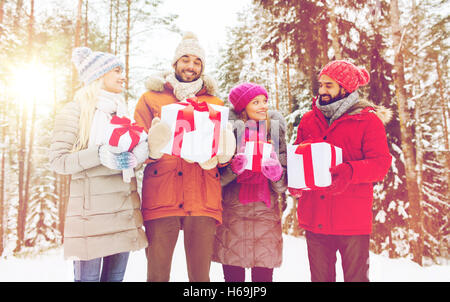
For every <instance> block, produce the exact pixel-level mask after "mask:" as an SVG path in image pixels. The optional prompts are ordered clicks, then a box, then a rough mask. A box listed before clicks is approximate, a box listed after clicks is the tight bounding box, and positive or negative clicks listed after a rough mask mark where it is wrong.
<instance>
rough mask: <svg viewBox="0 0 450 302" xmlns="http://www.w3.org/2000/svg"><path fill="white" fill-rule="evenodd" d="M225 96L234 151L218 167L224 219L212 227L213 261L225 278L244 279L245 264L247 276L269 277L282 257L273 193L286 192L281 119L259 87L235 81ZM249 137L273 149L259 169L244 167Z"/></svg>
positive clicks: (278, 211) (253, 278) (241, 280)
mask: <svg viewBox="0 0 450 302" xmlns="http://www.w3.org/2000/svg"><path fill="white" fill-rule="evenodd" d="M229 100H230V102H231V103H232V104H233V107H234V110H230V121H231V122H232V123H233V122H234V126H235V129H236V137H237V151H236V152H237V154H236V155H235V156H234V158H233V160H232V162H231V165H229V166H227V167H225V168H221V179H220V180H221V184H222V186H223V188H222V195H223V214H222V215H223V216H222V217H223V218H222V219H223V224H222V225H220V226H219V227H218V228H217V232H216V238H215V243H214V254H213V261H215V262H219V263H222V265H223V272H224V277H225V281H226V282H234V281H237V282H243V281H245V268H251V273H252V281H254V282H255V281H263V282H270V281H272V275H273V269H274V268H275V267H279V266H280V265H281V261H282V245H283V239H282V232H281V231H282V230H281V217H280V214H281V213H280V205H279V202H278V193H283V192H285V191H286V140H285V133H286V123H285V120H284V118H283V117H282V116H281V114H280V113H278V112H276V111H272V110H268V102H267V92H266V90H265V89H264V87H262V86H259V85H256V84H253V83H244V84H240V85H238V86H236V87H234V88H233V89H232V90H231V92H230V95H229ZM252 141H253V142H264V143H270V144H271V145H272V148H273V150H272V152H271V154H270V158H267V159H262V160H261V171H258V169H254V170H253V168H252V170H249V169H245V167H246V165H247V162H248V159H247V158H248V157H247V156H246V155H244V154H243V152H244V149H245V144H246V143H248V142H252ZM252 164H253V163H252Z"/></svg>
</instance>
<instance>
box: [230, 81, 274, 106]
mask: <svg viewBox="0 0 450 302" xmlns="http://www.w3.org/2000/svg"><path fill="white" fill-rule="evenodd" d="M258 95H265V96H266V98H269V97H268V96H267V91H266V89H264V87H263V86H260V85H258V84H254V83H242V84H239V85H237V86H236V87H234V88H233V89H231V91H230V94H229V96H228V100H229V101H230V102H231V104H233V107H234V111H236V113H240V112H241V111H242V110H244V109H245V107H246V106H247V104H248V103H250V101H251V100H253V99H254V98H255V97H257V96H258Z"/></svg>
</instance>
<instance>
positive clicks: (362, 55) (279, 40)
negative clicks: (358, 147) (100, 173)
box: [0, 0, 450, 265]
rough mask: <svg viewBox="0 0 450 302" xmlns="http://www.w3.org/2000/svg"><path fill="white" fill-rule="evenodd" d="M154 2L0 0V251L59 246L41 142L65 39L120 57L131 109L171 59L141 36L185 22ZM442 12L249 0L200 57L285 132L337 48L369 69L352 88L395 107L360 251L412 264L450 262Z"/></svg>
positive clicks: (54, 199) (60, 94)
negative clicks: (261, 99)
mask: <svg viewBox="0 0 450 302" xmlns="http://www.w3.org/2000/svg"><path fill="white" fill-rule="evenodd" d="M210 2H214V1H210ZM163 6H164V1H161V0H134V1H131V0H104V1H94V0H84V1H83V0H78V1H50V0H49V1H42V0H41V1H40V0H0V261H1V259H2V258H5V257H9V256H20V257H26V256H30V255H36V254H39V253H42V252H44V251H48V250H49V249H53V248H55V247H59V246H61V243H62V235H61V234H62V231H63V228H64V209H65V206H66V202H67V198H68V190H69V184H70V177H67V176H62V175H57V174H55V173H53V172H51V171H50V170H49V163H48V158H47V153H48V149H49V141H50V137H51V130H52V127H53V119H54V116H55V114H56V112H57V111H58V110H59V109H60V108H61V107H62V106H63V105H64V104H65V103H67V102H69V101H71V100H72V97H73V95H74V92H75V91H76V89H77V88H78V87H79V82H78V79H77V75H76V72H75V70H74V69H73V67H72V65H71V63H70V57H71V52H72V49H73V48H74V47H76V46H84V45H86V46H89V47H91V48H92V49H94V50H99V51H108V52H112V53H115V54H118V55H120V56H122V58H124V61H125V66H126V68H125V73H126V77H127V84H126V99H127V101H128V104H129V107H130V111H131V112H133V109H134V106H135V104H136V101H137V99H138V98H139V97H140V95H141V94H142V93H143V92H144V85H143V82H144V79H145V78H146V77H147V76H148V75H150V74H151V73H153V72H155V71H157V70H161V69H168V68H170V64H169V60H170V58H169V59H167V60H166V61H165V60H154V59H152V56H153V57H157V56H158V53H155V52H153V50H154V49H153V48H156V47H153V46H152V45H156V44H162V45H164V44H165V39H168V40H171V39H172V40H174V41H179V39H180V38H181V32H182V31H185V30H189V29H185V28H179V27H178V26H176V25H175V20H177V18H178V16H177V15H176V14H173V13H171V12H170V10H169V11H167V10H166V11H164V10H163V9H162V7H163ZM449 12H450V10H449V3H448V1H446V0H404V1H402V0H390V1H387V0H356V1H343V0H317V1H313V0H291V1H282V0H267V1H264V0H259V1H257V0H253V1H249V2H248V3H246V5H242V8H241V9H240V12H239V14H238V18H237V22H236V23H235V24H234V25H233V26H231V27H228V28H227V31H226V34H224V35H223V36H218V37H217V39H219V40H221V41H222V44H221V46H220V47H219V46H217V47H218V49H217V50H216V52H215V53H214V54H213V55H211V56H209V57H207V58H208V60H209V61H208V63H207V64H208V65H207V68H206V72H207V73H209V74H212V75H213V76H214V77H215V78H216V79H217V80H218V83H219V87H220V93H221V95H220V96H221V98H222V99H223V100H225V101H226V102H227V95H228V92H229V91H230V89H231V88H232V87H233V86H234V85H236V84H237V83H240V82H243V81H253V82H257V83H260V84H262V85H264V86H265V87H266V88H267V89H268V91H269V99H270V102H271V106H272V107H273V108H276V109H278V110H280V111H281V112H282V113H283V114H284V116H285V117H286V118H287V121H288V126H289V131H288V134H287V135H288V141H289V142H291V143H292V142H293V141H294V140H295V135H296V131H295V129H296V127H297V125H298V123H299V121H300V119H301V117H302V115H303V114H304V113H305V112H306V111H307V110H309V109H310V108H311V99H312V96H313V95H315V94H316V93H317V91H318V83H317V74H318V72H319V71H320V68H321V67H322V66H323V65H325V64H326V63H327V62H328V61H329V60H332V59H341V58H345V59H348V60H350V61H352V62H354V63H355V64H356V65H359V66H364V67H365V68H366V69H367V70H369V71H370V77H371V81H370V83H369V85H367V86H365V87H362V88H361V89H360V90H361V93H362V94H363V96H364V97H365V98H367V99H369V100H371V101H372V102H374V103H376V104H382V105H383V106H385V107H388V108H390V109H391V110H392V111H393V112H394V118H393V120H392V121H391V122H390V123H389V124H388V125H387V127H386V130H387V134H388V143H389V146H390V152H391V154H392V155H393V163H392V167H391V169H390V171H389V174H388V175H387V177H386V178H385V179H384V181H383V182H380V183H377V184H376V185H375V199H374V206H373V217H374V228H373V230H374V231H373V234H372V236H371V251H372V252H374V253H376V254H383V255H385V256H387V257H390V258H398V257H403V258H408V259H412V260H413V261H415V262H417V263H418V264H420V265H431V264H447V263H448V260H449V259H450V255H449V248H450V245H449V241H450V228H449V223H450V222H449V218H450V211H449V209H450V205H449V202H450V201H449V197H450V171H449V168H450V148H449V132H448V127H449V122H450V105H449V99H448V95H449V89H450V86H449V82H450V81H449V55H450V50H449V46H450V41H449V35H448V33H449V26H450V25H449V19H450V17H449ZM199 14H200V17H199V18H201V14H220V11H206V12H205V11H200V12H199ZM192 17H193V18H195V16H192ZM204 26H208V24H207V23H206V22H205V25H204ZM200 42H201V43H202V40H201V39H200ZM175 45H176V44H174V46H173V47H172V48H171V49H166V52H167V53H169V57H170V56H171V55H172V54H173V51H174V48H175ZM209 58H210V59H209ZM349 135H351V134H349ZM140 177H142V175H140ZM280 198H285V199H286V200H287V202H288V208H287V209H286V210H285V212H284V213H283V229H284V232H285V233H286V234H289V235H292V236H303V230H302V229H300V228H298V226H297V222H296V200H295V199H294V198H292V197H291V196H290V195H289V194H288V193H287V192H286V194H283V195H281V196H280Z"/></svg>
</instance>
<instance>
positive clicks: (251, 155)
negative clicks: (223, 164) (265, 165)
mask: <svg viewBox="0 0 450 302" xmlns="http://www.w3.org/2000/svg"><path fill="white" fill-rule="evenodd" d="M258 145H259V149H258ZM272 149H273V147H272V144H269V143H263V142H246V144H245V151H244V153H245V155H246V157H247V165H246V166H245V169H246V170H252V171H255V172H261V162H262V160H263V159H266V158H270V154H271V153H272Z"/></svg>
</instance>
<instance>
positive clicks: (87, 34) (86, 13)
mask: <svg viewBox="0 0 450 302" xmlns="http://www.w3.org/2000/svg"><path fill="white" fill-rule="evenodd" d="M88 2H89V1H88V0H86V4H85V6H84V46H86V47H87V46H88V37H89V28H88V24H89V23H88Z"/></svg>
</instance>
